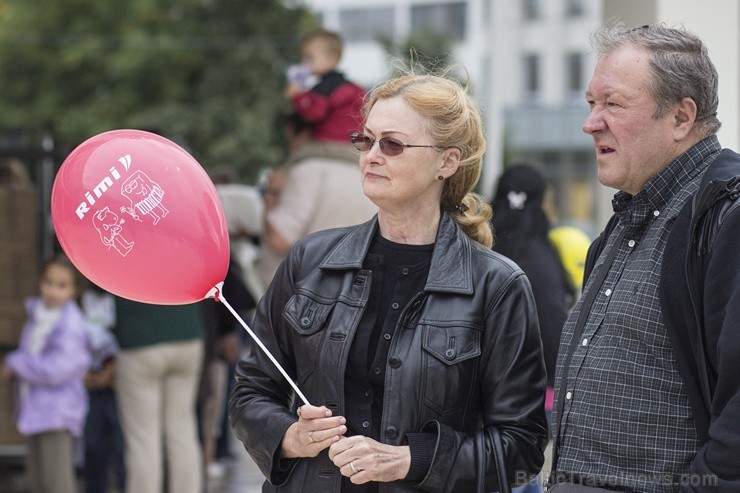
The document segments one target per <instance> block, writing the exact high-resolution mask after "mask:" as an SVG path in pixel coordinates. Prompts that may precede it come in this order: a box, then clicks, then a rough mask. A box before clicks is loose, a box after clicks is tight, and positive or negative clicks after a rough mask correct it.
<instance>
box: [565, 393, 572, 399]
mask: <svg viewBox="0 0 740 493" xmlns="http://www.w3.org/2000/svg"><path fill="white" fill-rule="evenodd" d="M572 398H573V393H572V392H566V393H565V400H566V401H569V400H571V399H572Z"/></svg>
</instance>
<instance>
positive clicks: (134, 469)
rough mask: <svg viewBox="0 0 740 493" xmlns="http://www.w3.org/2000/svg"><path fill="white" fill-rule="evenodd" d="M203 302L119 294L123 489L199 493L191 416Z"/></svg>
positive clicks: (200, 354) (199, 473)
mask: <svg viewBox="0 0 740 493" xmlns="http://www.w3.org/2000/svg"><path fill="white" fill-rule="evenodd" d="M207 302H209V303H213V301H212V300H207ZM201 303H204V302H200V303H193V304H189V305H171V306H170V305H167V306H165V305H152V304H148V303H139V302H136V301H131V300H127V299H124V298H120V297H116V321H117V323H116V331H115V332H116V337H117V339H118V343H119V345H120V348H121V351H120V352H119V355H118V364H117V368H116V390H117V392H118V394H117V397H118V406H119V411H120V417H121V426H122V429H123V436H124V441H125V456H126V473H127V478H126V492H127V493H161V492H162V491H169V492H170V493H202V489H203V463H202V454H201V447H200V442H199V440H198V423H197V418H196V405H197V402H196V400H197V391H198V386H199V382H200V378H201V367H202V364H203V314H202V312H201V309H202V308H201ZM163 453H164V454H165V455H164V457H163V455H162V454H163ZM163 467H166V468H167V474H166V478H167V489H166V490H165V489H164V485H165V474H164V471H163Z"/></svg>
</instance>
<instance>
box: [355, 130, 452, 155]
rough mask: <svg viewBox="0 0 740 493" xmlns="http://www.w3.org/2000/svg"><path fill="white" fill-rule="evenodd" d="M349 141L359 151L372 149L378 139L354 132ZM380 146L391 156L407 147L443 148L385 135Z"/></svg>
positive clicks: (381, 149) (379, 143) (384, 152)
mask: <svg viewBox="0 0 740 493" xmlns="http://www.w3.org/2000/svg"><path fill="white" fill-rule="evenodd" d="M349 141H350V142H352V146H353V147H354V148H355V149H357V150H358V151H360V152H368V151H369V150H370V149H372V147H373V144H375V141H376V139H374V138H372V137H370V136H369V135H365V134H364V133H362V132H352V134H351V135H350V136H349ZM378 146H379V147H380V152H382V153H383V154H385V155H386V156H390V157H392V156H398V155H399V154H401V153H402V152H403V150H404V149H405V148H406V147H437V148H439V149H442V148H441V147H439V146H428V145H415V144H404V143H402V142H401V141H400V140H398V139H394V138H392V137H383V138H382V139H380V140H378Z"/></svg>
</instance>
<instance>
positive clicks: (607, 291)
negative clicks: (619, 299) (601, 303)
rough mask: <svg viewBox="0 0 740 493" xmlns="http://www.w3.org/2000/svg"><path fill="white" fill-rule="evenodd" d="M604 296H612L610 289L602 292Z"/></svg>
mask: <svg viewBox="0 0 740 493" xmlns="http://www.w3.org/2000/svg"><path fill="white" fill-rule="evenodd" d="M604 294H605V295H607V296H611V295H612V290H611V289H607V290H606V291H604Z"/></svg>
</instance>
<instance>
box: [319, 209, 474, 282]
mask: <svg viewBox="0 0 740 493" xmlns="http://www.w3.org/2000/svg"><path fill="white" fill-rule="evenodd" d="M377 228H378V216H377V215H376V216H375V217H374V218H373V219H371V220H370V221H368V222H366V223H363V224H360V225H359V226H357V227H354V228H351V229H350V230H349V232H348V233H347V235H346V236H345V237H344V238H342V240H340V242H339V243H337V245H336V246H335V247H334V248H333V249H332V250H331V251H330V252H329V255H327V256H326V258H325V259H324V261H323V262H322V263H321V265H320V266H319V267H320V268H321V269H329V270H349V269H355V270H359V269H361V268H362V262H363V260H364V259H365V256H366V255H367V251H368V248H370V242H371V241H372V239H373V236H374V235H375V231H376V230H377ZM471 257H472V245H471V243H470V239H469V238H468V236H467V235H466V234H465V233H464V232H463V231H462V230H461V229H460V228H459V227H458V226H457V224H456V223H455V221H454V220H453V219H452V218H451V217H450V216H449V215H448V214H447V213H446V212H442V217H441V219H440V222H439V228H438V229H437V239H436V240H435V242H434V251H433V253H432V263H431V265H430V267H429V276H428V277H427V283H426V286H425V287H424V291H427V292H443V293H460V294H472V293H473V276H472V266H471V264H472V260H471Z"/></svg>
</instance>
